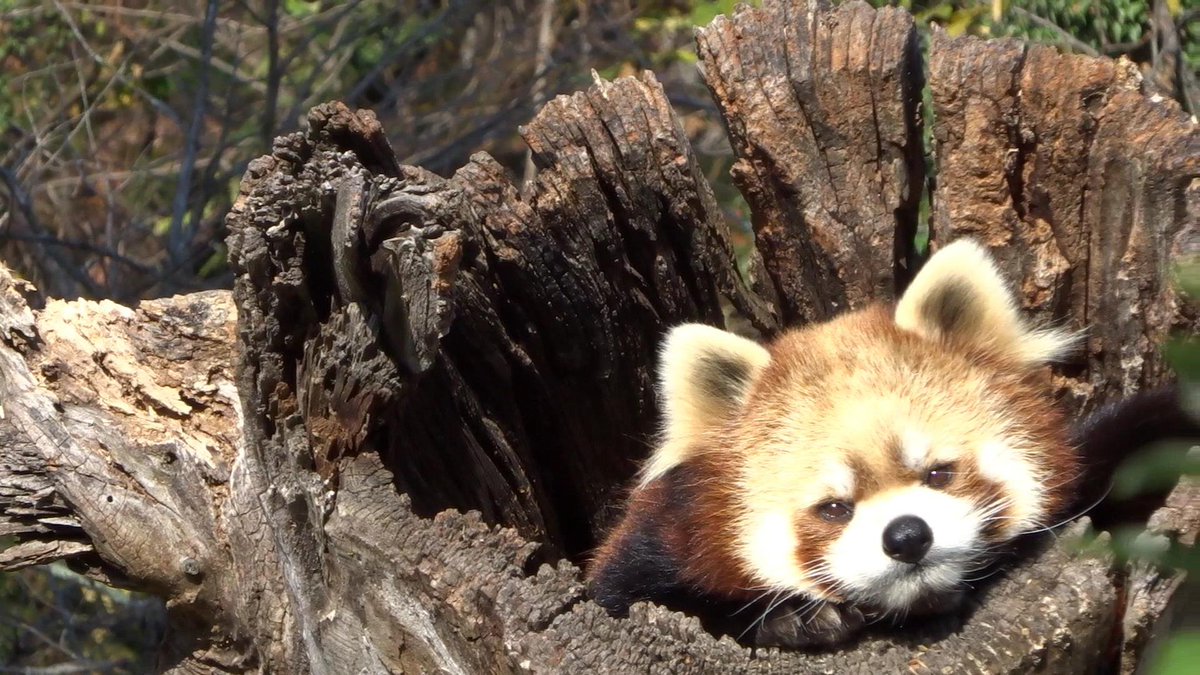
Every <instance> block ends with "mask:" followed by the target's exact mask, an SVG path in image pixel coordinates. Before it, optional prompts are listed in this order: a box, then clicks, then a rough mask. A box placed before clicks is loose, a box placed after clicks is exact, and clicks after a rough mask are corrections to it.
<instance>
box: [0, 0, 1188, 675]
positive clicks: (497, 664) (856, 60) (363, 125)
mask: <svg viewBox="0 0 1200 675" xmlns="http://www.w3.org/2000/svg"><path fill="white" fill-rule="evenodd" d="M764 5H765V6H764V7H763V8H762V9H752V8H744V9H741V10H739V11H738V12H737V14H736V15H735V16H733V17H728V18H726V17H720V18H718V19H717V20H715V21H714V22H713V24H712V25H710V26H709V27H707V28H706V29H703V30H702V31H700V32H699V33H698V44H699V52H700V57H701V60H702V63H703V67H704V72H705V77H706V79H707V81H708V83H709V86H710V88H711V90H712V92H713V94H714V97H715V98H716V101H717V104H718V107H719V109H720V110H721V113H722V115H723V116H724V118H725V122H726V123H727V125H728V128H729V130H730V136H731V140H732V143H733V147H734V150H735V152H736V153H737V155H738V162H737V165H736V168H735V174H734V175H735V179H736V180H737V182H738V185H739V187H740V188H741V189H742V190H743V193H744V194H745V196H746V199H747V201H748V202H749V204H750V205H751V207H752V210H753V212H754V223H753V225H754V229H755V234H756V237H757V242H758V251H757V252H756V253H754V254H753V256H752V259H751V261H750V265H749V268H750V275H749V277H750V278H749V279H748V280H743V278H742V277H741V276H740V275H739V274H738V271H737V265H736V261H735V258H734V255H733V252H732V247H731V245H730V243H729V236H728V231H727V225H726V223H725V222H724V220H723V218H722V216H721V214H720V211H719V209H718V208H717V205H716V202H715V200H714V198H713V195H712V192H711V189H710V188H709V186H708V185H707V184H706V183H705V181H704V179H703V177H702V174H701V173H700V172H699V171H698V169H697V165H696V161H695V157H694V156H693V154H692V152H691V149H690V148H689V146H688V143H687V140H686V138H685V136H684V134H683V132H682V130H681V127H680V125H679V122H678V120H677V118H676V117H675V115H674V113H673V112H672V111H671V109H670V107H669V105H668V104H667V102H666V98H665V96H664V95H663V92H662V90H661V88H660V87H659V86H658V83H657V82H656V81H655V80H654V78H653V76H652V75H649V74H646V75H643V76H642V77H640V78H636V79H633V78H631V79H622V80H619V81H616V82H604V81H598V82H596V84H595V85H593V86H592V87H590V88H589V89H588V90H587V91H586V92H581V93H578V94H575V95H573V96H570V97H562V98H559V99H557V100H555V101H553V102H551V103H550V104H548V105H547V106H546V107H545V108H544V109H543V110H542V111H541V112H540V114H539V115H538V116H537V117H536V118H535V119H534V120H533V121H532V122H531V123H530V124H529V126H528V127H527V128H525V129H524V130H523V133H524V135H525V138H526V140H527V142H528V144H529V146H530V148H531V149H532V151H533V157H534V161H535V162H536V164H537V166H538V169H539V172H538V177H537V181H536V184H535V185H534V186H532V190H531V191H530V196H529V197H528V198H524V199H523V198H522V197H521V196H520V194H519V192H518V190H517V189H516V188H515V187H514V186H513V184H512V183H511V181H510V179H509V178H508V177H507V176H506V175H505V172H504V171H503V170H502V168H501V167H500V166H499V165H498V164H497V163H496V162H495V161H494V160H492V159H491V158H490V157H488V156H487V155H477V156H475V157H473V158H472V160H471V161H470V163H468V164H467V166H465V167H463V168H462V169H460V170H459V171H458V172H457V173H455V175H453V176H451V177H450V178H441V177H438V176H436V175H433V174H431V173H429V172H427V171H423V170H421V169H419V168H414V167H407V166H400V165H399V164H398V162H397V161H396V158H395V156H394V155H393V154H392V152H391V151H390V149H389V147H388V145H387V142H386V139H385V137H384V134H383V131H382V129H380V127H379V125H378V123H377V122H376V121H375V119H374V117H373V116H372V115H371V114H370V113H367V112H352V111H350V110H348V109H346V108H345V107H344V106H341V105H338V104H331V105H325V106H321V107H319V108H317V109H315V110H313V111H312V113H311V114H310V116H309V120H308V121H309V128H308V131H306V132H304V133H300V134H293V135H291V136H287V137H284V138H280V139H278V141H277V142H276V145H275V147H274V150H273V152H272V154H271V155H270V156H267V157H263V158H261V159H259V160H257V161H255V162H254V163H253V164H252V165H251V167H250V168H249V170H248V171H247V173H246V177H245V179H244V181H243V184H242V188H241V194H240V198H239V199H238V201H237V204H236V206H235V208H234V210H233V212H232V213H231V214H230V215H229V218H228V225H229V230H230V240H229V244H230V250H231V260H232V263H233V265H234V266H235V269H236V271H237V274H238V277H237V283H236V287H235V290H234V292H233V295H232V298H231V297H230V296H229V295H228V294H223V293H209V294H200V295H194V296H186V297H179V298H171V299H165V300H158V301H153V302H146V303H143V304H142V305H140V306H139V307H137V308H134V309H129V308H123V307H119V306H116V305H113V304H111V303H86V302H76V303H51V304H50V305H49V306H48V307H47V308H46V309H45V310H42V311H40V312H31V311H30V310H29V309H28V307H27V306H26V305H25V304H24V302H23V301H22V299H21V297H20V293H19V286H18V284H17V283H16V282H14V281H13V280H12V279H11V278H10V277H9V275H8V274H7V273H3V274H0V338H2V339H0V397H2V398H0V400H2V402H3V413H4V414H3V415H0V448H3V449H2V450H0V452H2V453H3V461H2V462H0V505H2V506H3V507H4V510H3V515H0V535H15V536H16V538H17V540H18V543H17V544H16V545H15V546H13V547H11V548H9V549H7V550H6V551H4V552H2V553H0V569H13V568H16V567H20V566H24V565H29V564H37V563H42V562H47V561H52V560H59V559H65V560H67V561H69V562H70V563H71V564H72V565H73V566H74V567H76V568H77V569H80V570H81V571H83V572H85V573H87V574H89V575H92V576H95V577H97V578H100V579H103V580H106V581H107V582H109V583H113V584H117V585H122V586H128V587H132V588H137V589H140V590H147V591H150V592H153V593H157V594H159V595H161V596H162V597H164V598H166V599H167V600H168V606H169V610H170V616H171V620H172V628H173V630H172V634H171V637H170V640H169V642H168V644H166V645H164V650H163V654H162V666H163V668H164V669H168V670H173V671H177V672H210V671H214V670H216V671H223V672H248V671H257V672H314V673H324V672H386V671H406V672H430V671H435V670H439V671H446V672H451V673H474V672H516V671H533V672H584V671H585V669H594V670H600V671H604V672H646V671H654V672H699V671H717V672H727V671H731V670H737V671H741V670H746V671H755V672H759V671H761V672H768V671H770V672H774V671H790V672H838V673H841V672H904V671H911V672H987V673H1017V672H1027V671H1032V670H1037V671H1039V672H1056V673H1073V672H1090V669H1092V668H1096V667H1099V666H1101V665H1106V664H1107V665H1112V664H1116V663H1120V664H1121V666H1122V668H1123V669H1125V670H1130V669H1131V668H1132V666H1133V664H1134V663H1135V660H1136V658H1137V656H1138V654H1139V650H1140V649H1141V648H1142V646H1143V645H1144V644H1145V641H1146V637H1147V635H1148V634H1149V631H1150V627H1151V626H1152V624H1153V621H1154V620H1155V618H1156V617H1158V616H1159V615H1160V614H1161V612H1162V611H1163V606H1164V605H1165V603H1166V602H1167V601H1168V600H1169V598H1170V597H1171V592H1172V588H1173V587H1172V579H1173V577H1172V576H1171V573H1170V571H1148V570H1141V569H1139V570H1136V571H1133V572H1131V573H1128V574H1127V573H1126V572H1124V571H1122V572H1119V573H1118V574H1115V575H1113V574H1110V564H1109V562H1108V561H1105V560H1102V559H1097V558H1086V557H1077V556H1073V555H1072V554H1071V553H1070V552H1069V551H1068V548H1069V547H1066V546H1063V545H1059V544H1057V543H1056V542H1049V541H1047V542H1041V543H1040V546H1038V547H1035V548H1037V550H1036V551H1035V552H1034V553H1032V554H1030V555H1028V556H1026V557H1025V558H1023V559H1022V560H1021V561H1020V562H1018V563H1017V565H1016V567H1015V568H1014V569H1012V570H1011V572H1009V573H1008V574H1006V575H1004V576H1003V577H1002V578H1000V579H999V580H997V581H995V583H994V584H992V585H991V586H989V587H987V588H985V589H983V590H982V591H981V592H980V594H978V596H977V597H975V599H974V601H973V603H972V606H971V607H970V608H969V611H968V612H967V613H966V616H964V617H955V618H948V619H945V620H942V621H936V622H924V623H921V624H919V625H917V626H915V627H912V628H906V629H904V630H889V629H882V628H881V629H880V630H878V631H873V632H872V633H871V634H869V635H868V636H867V637H865V638H864V639H863V640H862V641H861V642H860V643H858V644H857V645H856V646H854V647H853V648H851V649H847V650H843V651H839V652H833V653H826V654H802V653H781V652H778V651H775V650H765V651H759V652H757V653H756V652H753V651H751V650H749V649H746V648H743V647H741V646H739V645H738V644H736V643H735V642H734V641H733V640H732V639H730V638H721V639H718V638H715V637H713V636H711V635H709V634H708V633H706V632H705V631H704V630H703V629H702V628H701V627H700V625H699V623H698V622H697V621H696V620H695V619H693V618H689V617H685V616H683V615H682V614H678V613H674V612H670V611H667V610H665V609H663V608H661V607H655V606H651V605H645V604H643V605H637V606H635V608H634V610H633V611H632V613H631V616H630V618H628V619H621V620H618V619H613V618H611V617H609V616H607V615H606V614H605V613H604V612H603V611H602V610H601V609H600V608H599V607H598V606H596V605H594V604H593V603H591V602H589V601H588V600H587V599H586V596H585V594H584V589H583V587H582V584H581V581H580V578H581V575H580V572H579V569H578V567H577V566H576V564H578V563H580V562H582V561H583V560H585V556H586V552H587V551H588V549H589V548H590V547H591V546H592V545H593V544H594V543H595V541H596V538H597V535H598V533H599V532H600V530H601V529H602V528H603V527H604V525H605V524H606V523H607V522H608V521H609V520H610V516H611V514H612V508H613V507H615V506H617V505H619V501H620V497H621V494H622V490H623V488H624V486H625V483H626V482H627V481H628V479H629V478H630V477H631V476H632V474H633V472H634V470H635V468H636V466H637V461H638V460H639V459H641V458H642V457H644V456H645V455H646V454H647V451H648V444H649V443H650V442H651V439H652V437H653V434H654V431H655V426H656V416H657V412H656V409H655V400H654V397H655V394H654V386H653V385H654V381H653V375H652V373H653V365H654V360H655V350H656V348H657V344H658V341H659V338H660V337H661V336H662V334H663V332H664V331H665V330H666V329H667V328H668V327H669V326H671V325H673V324H675V323H679V322H683V321H706V322H709V323H713V324H716V325H726V322H729V323H731V324H736V325H738V326H744V327H746V329H747V330H751V331H753V332H757V333H759V334H762V335H766V336H769V335H771V334H772V333H773V332H775V331H777V330H778V329H779V328H780V327H782V326H784V325H788V324H795V323H798V322H804V321H811V320H819V319H822V318H825V317H827V316H829V315H831V314H833V313H835V312H837V311H840V310H842V309H844V308H846V307H855V306H859V305H861V304H862V303H863V302H865V301H867V300H869V299H871V298H880V297H883V298H886V297H889V296H890V295H892V294H894V293H895V292H896V291H897V290H899V289H901V288H902V287H903V285H904V284H905V283H906V282H907V280H908V279H909V278H910V277H911V274H912V272H913V270H914V269H915V268H916V266H917V265H919V263H920V258H919V256H918V255H917V252H916V249H915V247H914V245H913V234H914V232H915V230H916V226H917V217H918V215H917V214H918V206H919V201H920V197H921V194H922V191H923V190H924V189H925V185H926V178H925V168H924V167H925V161H926V157H925V155H926V154H927V153H932V155H933V160H934V165H935V166H936V168H937V180H936V185H933V186H932V188H933V189H932V192H931V194H932V203H933V223H932V244H933V245H934V246H937V245H940V244H941V243H942V242H945V241H948V240H949V239H952V238H953V237H955V236H959V235H962V234H973V235H975V236H978V237H980V238H981V239H983V240H984V241H985V242H986V243H988V245H989V246H991V247H992V248H993V249H994V250H995V251H996V252H997V254H998V255H999V257H1000V259H1001V260H1002V261H1003V263H1004V265H1005V266H1006V267H1007V268H1008V270H1009V272H1010V273H1012V274H1014V275H1015V276H1016V278H1018V279H1020V280H1021V290H1022V295H1023V297H1024V302H1025V304H1026V308H1027V309H1028V310H1030V312H1031V313H1033V314H1034V315H1036V316H1038V317H1039V318H1042V319H1047V320H1051V321H1056V322H1063V323H1067V324H1069V325H1071V326H1073V327H1076V328H1082V327H1085V326H1087V327H1089V329H1090V331H1091V332H1090V333H1089V342H1088V349H1087V351H1086V353H1085V354H1083V355H1082V356H1081V357H1080V359H1079V361H1078V362H1077V363H1074V364H1069V365H1068V366H1067V367H1065V368H1063V369H1062V371H1061V372H1060V373H1059V374H1058V377H1059V381H1060V382H1061V384H1062V387H1063V391H1064V397H1066V398H1067V402H1068V403H1069V404H1070V405H1074V406H1076V408H1077V409H1083V408H1089V407H1091V406H1094V405H1096V404H1097V403H1100V402H1103V401H1106V400H1110V399H1112V398H1113V397H1114V396H1117V395H1119V394H1121V393H1127V392H1131V391H1134V390H1137V389H1139V388H1141V387H1145V386H1148V385H1152V384H1156V383H1159V382H1161V381H1163V380H1164V378H1166V377H1167V373H1166V369H1165V367H1164V365H1163V362H1162V360H1161V358H1160V356H1159V353H1158V351H1157V348H1156V345H1157V344H1158V343H1159V342H1160V341H1161V340H1162V339H1163V338H1164V337H1165V336H1166V335H1167V333H1168V331H1170V330H1172V329H1179V328H1183V329H1187V330H1193V331H1194V330H1195V328H1196V323H1197V315H1196V312H1195V309H1194V308H1192V307H1186V306H1183V305H1181V303H1180V301H1179V300H1178V298H1177V296H1176V295H1175V292H1174V290H1173V289H1172V287H1171V285H1170V283H1169V276H1170V261H1172V260H1174V259H1176V257H1178V256H1180V255H1184V254H1195V253H1197V252H1198V249H1200V234H1198V233H1197V222H1200V132H1198V131H1197V125H1196V124H1195V122H1193V121H1191V120H1189V119H1188V118H1186V117H1185V116H1184V115H1182V114H1181V113H1180V112H1179V110H1178V108H1177V107H1176V106H1174V105H1173V104H1171V103H1170V102H1167V101H1159V100H1154V99H1151V98H1149V97H1147V96H1145V95H1144V94H1143V93H1142V92H1141V90H1140V86H1139V82H1138V79H1137V77H1136V75H1134V74H1132V73H1131V72H1130V71H1129V70H1128V69H1126V68H1123V67H1122V66H1121V65H1120V64H1114V63H1112V62H1110V61H1106V60H1101V59H1087V58H1081V57H1070V56H1062V55H1059V54H1057V53H1054V52H1052V51H1050V50H1048V49H1044V48H1039V47H1028V46H1025V45H1022V44H1020V43H1016V42H1011V41H988V42H983V41H979V40H975V39H970V38H961V39H953V40H952V39H949V38H947V37H945V36H943V35H940V34H936V33H935V35H934V37H933V40H932V44H931V46H930V55H929V59H930V64H929V86H930V87H931V89H932V93H933V104H934V109H933V111H932V113H933V120H934V121H933V130H932V131H933V136H934V138H935V141H936V142H935V146H934V147H933V148H924V147H922V134H923V122H922V114H921V110H920V100H921V91H922V88H923V87H924V86H925V83H924V80H923V76H922V63H921V61H922V58H923V57H922V52H921V50H920V45H919V40H918V36H917V33H916V31H915V28H914V25H913V22H912V19H911V17H909V16H908V15H907V14H905V13H903V12H901V11H899V10H894V9H884V10H879V11H876V10H872V9H870V8H869V7H868V6H867V5H865V4H863V3H859V2H852V3H848V4H845V5H841V6H839V7H837V8H836V9H829V8H827V7H825V6H823V5H822V4H820V3H813V4H811V5H809V4H805V3H804V2H801V1H799V0H793V1H786V0H778V1H775V2H770V1H768V2H766V3H764ZM235 307H236V315H237V328H236V335H235V330H234V323H233V320H234V311H235V309H234V308H235ZM235 383H236V384H235ZM1195 500H1196V487H1195V486H1192V485H1181V486H1180V487H1179V488H1177V490H1176V492H1175V493H1174V494H1173V495H1172V496H1171V498H1170V499H1169V501H1168V504H1167V506H1166V507H1164V509H1163V510H1161V511H1159V512H1158V513H1157V514H1156V515H1155V517H1154V518H1153V519H1152V527H1153V528H1154V529H1155V531H1157V532H1160V533H1163V534H1167V535H1170V536H1176V537H1179V538H1180V539H1181V541H1184V542H1185V543H1189V544H1190V543H1192V542H1194V541H1195V536H1196V532H1197V530H1198V529H1200V514H1198V513H1197V509H1196V508H1194V504H1195V503H1196V502H1195ZM463 512H468V513H466V514H465V515H464V514H463ZM1078 527H1079V526H1076V528H1078ZM1114 577H1115V579H1114ZM1127 580H1128V590H1129V592H1128V593H1118V585H1121V584H1125V583H1126V582H1127Z"/></svg>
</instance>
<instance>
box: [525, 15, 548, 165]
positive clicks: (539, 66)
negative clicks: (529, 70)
mask: <svg viewBox="0 0 1200 675" xmlns="http://www.w3.org/2000/svg"><path fill="white" fill-rule="evenodd" d="M553 26H554V0H541V6H540V8H539V10H538V39H537V54H536V55H535V57H534V62H533V63H534V66H533V90H532V92H531V95H530V99H532V103H533V107H534V109H537V108H540V107H541V106H542V105H543V104H545V102H546V67H547V65H549V62H550V46H551V42H552V41H553V40H554V32H553V30H552V28H553ZM535 175H537V167H535V166H534V165H533V151H532V150H527V151H525V176H524V178H523V179H522V181H521V183H522V185H523V186H528V185H529V184H530V183H532V182H533V178H534V176H535Z"/></svg>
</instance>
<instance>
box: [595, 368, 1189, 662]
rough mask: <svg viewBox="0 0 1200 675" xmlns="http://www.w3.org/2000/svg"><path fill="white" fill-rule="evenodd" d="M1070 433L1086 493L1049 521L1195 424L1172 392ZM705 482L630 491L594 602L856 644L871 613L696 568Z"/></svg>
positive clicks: (817, 642) (694, 472)
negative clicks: (781, 598)
mask: <svg viewBox="0 0 1200 675" xmlns="http://www.w3.org/2000/svg"><path fill="white" fill-rule="evenodd" d="M1072 436H1073V439H1074V441H1075V445H1076V447H1078V448H1079V449H1080V455H1081V457H1082V459H1083V463H1084V466H1085V467H1086V474H1085V477H1084V479H1083V480H1082V481H1080V485H1083V486H1092V488H1091V489H1090V491H1089V490H1088V489H1085V490H1083V491H1082V492H1081V493H1080V495H1079V498H1078V499H1077V500H1076V501H1075V502H1073V503H1071V504H1069V506H1068V507H1067V508H1066V509H1065V510H1064V511H1065V512H1064V513H1059V514H1055V516H1054V517H1055V518H1056V520H1054V521H1052V522H1057V519H1059V518H1062V517H1065V516H1069V515H1075V514H1076V512H1077V511H1078V510H1081V509H1084V508H1086V507H1087V506H1089V505H1093V503H1094V502H1095V501H1096V500H1098V499H1100V498H1101V497H1102V496H1103V493H1104V492H1106V490H1107V487H1106V486H1108V485H1110V484H1111V476H1112V472H1113V470H1114V469H1115V468H1116V466H1117V465H1118V464H1119V463H1120V462H1121V461H1122V460H1123V459H1125V458H1127V457H1128V456H1130V455H1131V454H1133V453H1134V452H1135V451H1136V450H1138V449H1140V448H1142V447H1144V446H1147V445H1150V444H1152V443H1155V442H1160V441H1168V440H1189V439H1190V440H1197V439H1200V423H1198V422H1197V420H1196V419H1195V418H1194V417H1193V416H1192V415H1191V414H1189V412H1187V411H1186V410H1185V409H1184V405H1183V402H1182V401H1181V395H1180V392H1179V390H1178V388H1177V387H1174V386H1172V387H1167V388H1163V389H1158V390H1153V391H1150V392H1145V393H1142V394H1139V395H1136V396H1133V397H1130V398H1128V399H1125V400H1121V401H1117V402H1114V403H1111V404H1108V405H1106V406H1103V407H1101V408H1100V409H1098V410H1097V411H1095V412H1094V413H1092V414H1090V415H1088V416H1087V417H1086V418H1084V419H1083V420H1081V421H1080V422H1079V423H1077V424H1076V425H1074V428H1073V434H1072ZM711 479H712V476H711V475H706V474H705V471H704V467H703V466H702V464H700V465H688V464H683V465H680V466H677V467H675V468H673V469H671V470H670V471H669V472H667V473H666V474H664V475H662V476H661V477H659V478H657V479H655V480H654V481H652V482H650V483H648V484H646V485H645V486H643V487H641V488H637V489H635V491H634V493H633V495H632V496H631V499H630V502H629V505H628V507H627V510H626V512H625V514H624V517H623V518H622V520H621V521H620V522H619V523H618V525H617V526H616V528H614V530H613V532H611V533H610V535H609V537H608V539H607V540H606V541H605V543H604V545H603V546H602V547H601V548H600V549H599V550H598V552H597V554H596V556H595V558H594V560H593V562H592V564H591V566H590V567H589V570H588V585H589V592H590V594H591V596H592V598H593V599H594V600H595V601H596V602H597V603H598V604H600V605H601V606H602V607H604V608H605V609H606V610H607V611H608V612H610V613H611V614H613V615H616V616H623V615H625V614H626V613H627V612H628V610H629V607H630V606H631V605H632V604H633V603H635V602H639V601H646V600H649V601H654V602H657V603H660V604H663V605H665V606H667V607H670V608H672V609H676V610H680V611H684V612H687V613H689V614H692V615H695V616H699V617H700V618H701V619H702V620H703V621H704V623H705V626H706V627H707V628H708V629H709V630H712V631H714V632H717V633H724V634H729V635H734V636H739V638H740V639H741V640H742V641H744V642H747V643H749V644H752V645H755V646H760V647H768V646H776V647H785V648H814V647H816V648H821V647H830V646H835V645H838V644H841V643H844V642H846V641H847V640H850V639H852V638H853V637H854V636H855V635H856V634H857V633H858V632H859V630H860V629H861V628H862V626H863V625H864V623H865V622H866V620H868V619H869V618H871V617H870V613H871V610H869V609H867V610H864V609H862V608H858V607H855V606H853V605H851V604H839V603H825V604H824V605H822V606H820V607H819V608H818V607H816V606H813V605H809V599H807V598H796V599H793V600H790V601H788V602H785V603H781V604H780V605H779V606H777V607H774V608H771V607H770V606H769V604H768V600H767V599H760V598H758V594H756V593H755V592H753V591H752V590H748V588H747V583H748V582H747V581H746V580H745V579H744V578H742V577H743V575H741V574H740V573H739V572H737V571H735V570H733V569H731V568H727V569H721V568H720V567H719V566H716V567H714V566H712V565H708V566H707V568H706V569H697V567H696V564H695V560H696V554H697V553H698V551H697V549H696V546H697V545H698V544H700V543H701V542H698V541H697V539H696V538H695V536H694V535H701V534H702V533H703V532H704V531H705V530H706V529H707V528H706V527H705V519H708V518H711V517H712V512H711V511H708V512H706V509H705V506H706V504H705V500H704V499H703V497H702V495H701V493H703V492H704V489H703V487H702V486H703V485H704V484H705V481H706V480H711ZM708 506H709V507H710V508H711V505H708ZM1078 515H1082V513H1079V514H1078ZM689 535H691V536H689ZM768 609H769V610H770V611H767V610H768ZM919 609H923V610H924V613H928V614H942V613H946V612H949V611H953V610H954V609H955V606H954V603H953V601H950V602H948V603H947V604H945V605H943V606H932V607H925V608H919ZM764 613H765V614H764ZM917 613H918V614H920V613H922V612H917Z"/></svg>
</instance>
